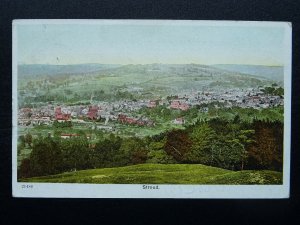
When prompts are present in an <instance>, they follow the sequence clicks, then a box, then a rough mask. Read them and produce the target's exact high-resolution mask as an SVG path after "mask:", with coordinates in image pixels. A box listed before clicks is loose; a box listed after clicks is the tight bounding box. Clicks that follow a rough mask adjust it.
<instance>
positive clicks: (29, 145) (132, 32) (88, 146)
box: [12, 20, 292, 198]
mask: <svg viewBox="0 0 300 225" xmlns="http://www.w3.org/2000/svg"><path fill="white" fill-rule="evenodd" d="M291 32H292V28H291V24H290V23H287V22H250V21H249V22H246V21H243V22H242V21H234V22H233V21H172V20H15V21H13V149H12V154H13V162H12V163H13V168H12V172H13V180H12V184H13V196H15V197H79V198H287V197H289V180H290V122H291V121H290V118H291V117H290V116H291Z"/></svg>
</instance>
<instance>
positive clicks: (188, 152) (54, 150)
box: [19, 115, 283, 177]
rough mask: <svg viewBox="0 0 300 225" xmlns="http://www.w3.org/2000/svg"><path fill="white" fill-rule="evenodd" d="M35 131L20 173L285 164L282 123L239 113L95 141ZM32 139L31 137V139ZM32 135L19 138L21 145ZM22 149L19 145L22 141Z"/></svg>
mask: <svg viewBox="0 0 300 225" xmlns="http://www.w3.org/2000/svg"><path fill="white" fill-rule="evenodd" d="M56 131H57V132H58V133H57V135H55V138H51V137H47V138H43V137H37V138H36V139H34V140H33V145H32V149H33V150H32V152H31V155H30V157H29V159H28V160H23V161H22V163H21V165H20V168H19V177H27V176H42V175H49V174H56V173H60V172H64V171H73V170H82V169H90V168H103V167H116V166H126V165H133V164H142V163H158V164H170V163H190V164H199V163H201V164H205V165H209V166H214V167H219V168H224V169H229V170H244V169H247V170H249V169H250V170H251V169H267V170H277V171H281V170H282V167H283V165H282V164H283V123H282V122H280V121H272V122H271V121H263V120H253V121H252V122H246V121H243V120H242V119H241V117H240V116H239V115H236V116H234V117H232V119H231V120H226V119H223V118H214V119H211V120H208V121H205V120H203V121H198V122H196V123H195V124H193V125H190V126H187V127H186V129H184V130H182V129H179V130H177V129H173V130H170V131H167V132H165V133H160V134H158V135H154V136H151V137H150V136H148V137H144V138H138V137H127V138H125V137H123V138H121V137H119V136H115V135H114V134H111V135H109V136H105V135H104V134H103V133H101V132H100V133H96V136H97V138H98V142H97V143H95V142H91V140H88V139H87V138H86V135H85V134H84V133H80V132H79V131H78V132H79V133H80V135H79V136H76V137H71V138H69V139H62V138H60V136H58V134H59V129H57V130H56ZM30 140H31V141H30ZM25 142H26V143H28V144H29V143H31V142H32V136H31V135H30V134H26V135H25V137H23V138H22V137H20V138H19V145H22V143H25ZM20 149H21V147H20Z"/></svg>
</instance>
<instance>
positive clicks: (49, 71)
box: [18, 63, 120, 77]
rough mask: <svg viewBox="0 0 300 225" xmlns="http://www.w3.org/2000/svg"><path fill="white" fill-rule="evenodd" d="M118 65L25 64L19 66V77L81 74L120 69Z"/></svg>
mask: <svg viewBox="0 0 300 225" xmlns="http://www.w3.org/2000/svg"><path fill="white" fill-rule="evenodd" d="M119 66H120V65H117V64H93V63H91V64H76V65H47V64H28V65H27V64H24V65H18V76H19V77H22V76H30V75H31V76H35V75H58V74H81V73H91V72H96V71H101V70H105V69H111V68H116V67H119Z"/></svg>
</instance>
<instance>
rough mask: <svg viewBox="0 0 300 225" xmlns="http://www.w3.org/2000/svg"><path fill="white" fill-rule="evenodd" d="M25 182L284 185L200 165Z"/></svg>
mask: <svg viewBox="0 0 300 225" xmlns="http://www.w3.org/2000/svg"><path fill="white" fill-rule="evenodd" d="M22 181H24V182H51V183H98V184H281V183H282V173H280V172H275V171H249V170H248V171H239V172H233V171H230V170H225V169H220V168H216V167H210V166H204V165H200V164H198V165H189V164H168V165H165V164H140V165H134V166H126V167H116V168H104V169H91V170H81V171H76V172H68V173H62V174H58V175H51V176H44V177H35V178H29V179H24V180H22Z"/></svg>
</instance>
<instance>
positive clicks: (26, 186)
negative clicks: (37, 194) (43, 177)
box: [22, 184, 33, 189]
mask: <svg viewBox="0 0 300 225" xmlns="http://www.w3.org/2000/svg"><path fill="white" fill-rule="evenodd" d="M22 188H24V189H28V188H33V185H32V184H22Z"/></svg>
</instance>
